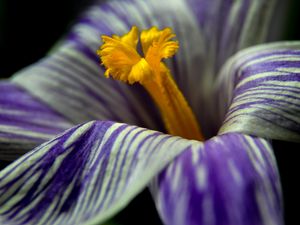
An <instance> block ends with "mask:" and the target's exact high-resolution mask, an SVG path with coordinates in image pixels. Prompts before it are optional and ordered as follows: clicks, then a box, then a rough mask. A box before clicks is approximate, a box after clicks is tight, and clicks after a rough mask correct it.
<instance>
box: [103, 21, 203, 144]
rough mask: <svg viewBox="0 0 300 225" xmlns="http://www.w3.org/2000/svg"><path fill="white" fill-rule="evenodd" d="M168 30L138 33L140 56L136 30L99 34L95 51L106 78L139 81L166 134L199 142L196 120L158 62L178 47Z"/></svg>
mask: <svg viewBox="0 0 300 225" xmlns="http://www.w3.org/2000/svg"><path fill="white" fill-rule="evenodd" d="M174 37H175V34H174V33H173V32H172V30H171V29H170V28H165V29H163V30H159V29H157V28H156V27H152V28H150V29H149V30H144V31H142V32H141V34H140V41H141V46H142V50H143V54H144V57H142V56H141V55H140V54H139V53H138V51H137V44H138V41H139V31H138V29H137V27H135V26H134V27H132V29H131V30H130V31H129V32H128V33H127V34H125V35H123V36H117V35H113V36H112V37H109V36H106V35H103V36H102V40H103V45H102V46H101V47H100V49H99V50H98V51H97V54H98V55H99V56H100V58H101V61H102V64H103V65H104V66H105V68H106V71H105V73H104V75H105V76H106V77H110V76H111V77H113V78H114V79H116V80H120V81H123V82H127V83H129V84H133V83H135V82H139V83H140V84H141V85H142V86H143V87H144V88H145V89H146V90H147V91H148V93H149V94H150V95H151V97H152V98H153V100H154V102H155V103H156V105H157V107H158V108H159V110H160V113H161V115H162V118H163V121H164V124H165V127H166V129H167V131H168V133H169V134H172V135H178V136H181V137H184V138H187V139H195V140H203V139H204V138H203V135H202V134H201V132H200V128H199V126H198V123H197V120H196V117H195V115H194V113H193V111H192V109H191V108H190V106H189V105H188V103H187V101H186V100H185V98H184V96H183V94H182V93H181V91H180V90H179V88H178V86H177V85H176V83H175V81H174V79H173V77H172V75H171V72H170V70H169V69H168V68H167V66H166V65H165V64H164V63H163V62H162V60H163V59H166V58H170V57H172V56H173V55H174V54H175V53H176V52H177V50H178V48H179V44H178V42H177V41H174V40H172V39H173V38H174Z"/></svg>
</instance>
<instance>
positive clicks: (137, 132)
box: [0, 121, 201, 225]
mask: <svg viewBox="0 0 300 225" xmlns="http://www.w3.org/2000/svg"><path fill="white" fill-rule="evenodd" d="M199 146H201V143H200V142H196V141H188V140H184V139H182V138H180V137H172V136H169V135H164V134H162V133H159V132H156V131H150V130H146V129H144V128H138V127H135V126H129V125H126V124H119V123H113V122H95V121H94V122H89V123H86V124H83V125H80V126H77V127H75V128H72V129H70V130H68V131H66V132H65V133H64V134H62V135H61V136H59V137H57V138H55V139H53V140H51V141H49V142H47V143H45V144H43V145H41V146H39V147H37V148H36V149H34V150H33V151H31V152H29V153H27V154H26V155H24V156H23V157H21V158H20V159H18V160H17V161H15V162H14V163H12V164H10V165H9V166H8V167H6V168H5V169H4V170H2V171H1V172H0V223H1V224H2V225H18V224H27V225H28V224H32V225H33V224H34V225H37V224H51V225H54V224H61V225H85V224H100V223H102V222H104V221H105V220H106V219H108V218H109V217H111V216H112V215H114V214H115V213H116V212H118V211H119V210H121V209H122V208H123V207H125V206H126V205H127V204H128V202H129V201H130V200H131V199H132V198H133V197H134V196H135V195H137V194H138V193H139V192H140V191H141V190H142V189H144V188H145V187H146V186H147V184H148V183H149V182H150V180H152V179H153V178H154V176H155V175H156V174H157V173H158V172H159V171H161V170H162V169H163V168H164V167H165V166H166V165H167V164H168V163H169V162H170V161H172V160H173V159H174V158H175V157H176V156H177V155H178V154H179V153H181V152H182V151H184V150H186V149H189V148H197V147H199Z"/></svg>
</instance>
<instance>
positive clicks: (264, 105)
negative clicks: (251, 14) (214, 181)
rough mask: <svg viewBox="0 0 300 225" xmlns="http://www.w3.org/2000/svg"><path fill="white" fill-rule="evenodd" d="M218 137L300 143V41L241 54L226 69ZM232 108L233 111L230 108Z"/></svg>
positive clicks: (272, 45) (249, 50)
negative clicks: (246, 136)
mask: <svg viewBox="0 0 300 225" xmlns="http://www.w3.org/2000/svg"><path fill="white" fill-rule="evenodd" d="M218 94H219V99H218V102H219V110H218V112H219V113H220V121H221V120H224V115H225V110H228V111H227V114H226V119H225V121H224V122H223V126H222V128H221V129H220V131H219V133H228V132H241V133H245V134H253V135H255V136H259V137H266V138H272V139H281V140H286V141H296V142H299V141H300V116H299V115H300V42H282V43H280V42H279V43H274V44H268V45H261V46H258V47H254V48H249V49H247V50H244V51H241V52H240V53H238V54H237V55H235V56H234V57H233V58H232V59H231V60H229V62H228V63H227V64H226V66H225V67H224V68H223V70H222V74H221V76H220V81H219V86H218ZM228 108H229V109H228Z"/></svg>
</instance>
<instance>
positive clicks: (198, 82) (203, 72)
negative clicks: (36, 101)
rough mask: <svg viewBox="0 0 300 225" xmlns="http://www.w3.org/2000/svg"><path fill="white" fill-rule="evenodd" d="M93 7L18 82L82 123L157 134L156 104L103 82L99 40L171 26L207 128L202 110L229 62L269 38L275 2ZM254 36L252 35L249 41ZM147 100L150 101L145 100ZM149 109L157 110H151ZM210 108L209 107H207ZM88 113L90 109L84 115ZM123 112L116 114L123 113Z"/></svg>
mask: <svg viewBox="0 0 300 225" xmlns="http://www.w3.org/2000/svg"><path fill="white" fill-rule="evenodd" d="M101 2H102V1H99V3H98V5H97V4H96V5H94V6H93V7H91V8H90V9H89V10H88V11H87V12H86V13H85V14H84V15H83V16H82V17H81V19H80V20H79V21H78V23H77V24H76V25H75V26H74V27H73V29H72V30H71V32H70V33H69V35H68V36H67V37H68V38H67V40H65V41H63V42H62V44H61V45H58V47H57V48H56V50H54V51H53V52H52V54H51V55H50V56H48V57H47V58H45V59H44V60H42V61H40V62H39V63H37V64H36V65H34V66H32V67H31V68H28V69H27V70H25V71H23V72H21V73H20V74H19V76H16V77H15V78H14V81H15V82H17V83H18V84H20V85H22V86H24V88H26V89H27V90H28V91H30V92H32V93H33V94H34V95H35V96H37V97H39V98H41V99H42V100H43V101H45V102H47V103H48V104H50V105H51V106H52V107H53V108H55V109H56V110H57V111H59V112H60V113H62V114H63V115H65V116H66V117H68V118H70V119H71V120H72V121H74V122H76V123H81V122H85V121H89V120H92V119H101V120H102V119H109V120H114V121H121V122H127V123H130V124H138V125H142V126H145V127H150V128H153V129H158V127H159V124H158V120H157V119H154V116H153V115H156V113H155V112H154V110H151V108H152V109H153V108H154V106H153V104H152V103H149V101H148V100H149V99H148V98H146V97H145V93H144V91H143V90H136V89H135V88H132V87H128V86H127V85H124V84H120V83H118V82H116V81H110V80H107V79H105V78H104V77H103V72H104V71H103V68H100V65H99V59H98V58H97V56H96V50H97V49H98V47H99V46H100V45H101V43H100V42H101V41H100V35H102V34H106V35H110V34H113V33H116V34H119V35H121V34H124V33H126V32H128V31H129V29H130V28H131V26H133V25H136V26H138V27H139V28H140V29H144V28H149V27H151V26H154V25H156V26H159V27H161V28H164V27H171V28H172V29H173V30H174V31H175V33H176V34H177V37H178V40H179V42H180V50H179V52H178V54H177V55H176V57H175V58H174V59H173V60H170V61H169V63H168V64H169V66H170V68H171V70H172V73H173V74H174V77H175V79H176V80H177V82H178V84H179V86H180V88H181V89H182V90H183V92H184V94H185V96H186V98H187V99H188V101H189V103H190V105H191V106H192V108H193V110H194V112H195V113H196V115H197V117H198V118H199V120H200V123H201V124H202V127H203V128H204V131H205V130H208V129H209V122H207V121H209V120H208V119H206V118H205V117H211V116H212V115H211V114H210V115H209V116H208V115H204V112H206V111H207V110H203V106H204V105H205V106H206V105H208V103H209V102H210V101H211V99H210V96H211V93H212V85H213V82H214V80H215V77H216V74H217V71H218V69H219V68H220V66H221V65H222V64H223V62H224V61H225V59H226V58H227V57H228V56H230V55H232V54H233V53H234V52H236V51H237V50H238V49H240V48H243V47H245V46H249V45H251V44H255V43H259V42H261V41H262V40H264V37H265V34H266V33H267V32H266V30H267V28H268V26H267V24H268V21H269V18H270V15H271V11H272V8H273V5H274V3H275V1H274V0H252V1H249V0H242V1H233V0H226V1H220V0H190V1H186V0H165V1H161V0H147V1H140V0H123V1H107V2H106V3H101ZM249 33H250V34H251V35H249ZM145 99H146V100H145ZM149 106H150V108H149ZM207 107H208V106H207ZM82 108H84V109H85V110H82ZM116 109H117V110H116Z"/></svg>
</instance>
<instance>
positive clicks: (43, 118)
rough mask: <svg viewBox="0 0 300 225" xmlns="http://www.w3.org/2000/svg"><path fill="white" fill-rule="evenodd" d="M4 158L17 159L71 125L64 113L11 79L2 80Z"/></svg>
mask: <svg viewBox="0 0 300 225" xmlns="http://www.w3.org/2000/svg"><path fill="white" fill-rule="evenodd" d="M0 93H1V94H0V159H1V160H14V159H16V158H18V157H19V156H21V155H23V154H24V153H25V152H26V151H28V150H31V149H33V148H34V147H36V146H38V145H39V144H41V143H43V142H45V141H48V140H50V139H52V138H53V137H54V136H55V135H57V134H58V133H61V132H62V131H64V130H66V129H67V128H70V127H71V124H70V123H69V122H68V121H67V120H66V119H65V118H64V117H62V116H61V115H60V114H58V113H56V112H54V111H53V110H52V109H50V108H49V107H48V106H46V105H44V104H43V103H41V102H40V101H39V100H37V99H35V98H34V97H32V96H31V95H30V94H29V93H27V92H26V91H24V90H23V89H21V88H19V87H18V86H16V85H15V84H12V83H9V82H0Z"/></svg>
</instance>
